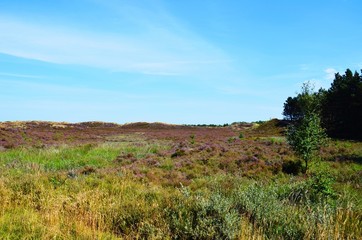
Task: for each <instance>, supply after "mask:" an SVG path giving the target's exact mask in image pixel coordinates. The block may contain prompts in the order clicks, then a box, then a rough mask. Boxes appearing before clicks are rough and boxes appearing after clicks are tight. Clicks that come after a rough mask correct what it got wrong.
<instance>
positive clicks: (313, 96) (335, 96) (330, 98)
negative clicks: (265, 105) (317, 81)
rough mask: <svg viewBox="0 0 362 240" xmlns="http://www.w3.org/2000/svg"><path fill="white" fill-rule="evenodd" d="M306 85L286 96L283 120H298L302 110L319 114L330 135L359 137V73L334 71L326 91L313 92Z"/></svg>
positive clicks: (361, 96) (361, 88) (361, 85)
mask: <svg viewBox="0 0 362 240" xmlns="http://www.w3.org/2000/svg"><path fill="white" fill-rule="evenodd" d="M312 90H313V89H312V88H311V87H310V84H305V85H304V86H303V91H302V93H300V94H298V95H297V96H295V97H288V98H287V100H286V101H285V103H284V110H283V115H284V117H285V119H286V120H290V121H292V122H296V121H300V120H301V119H302V118H304V116H305V115H306V113H310V112H314V113H317V114H321V118H322V123H323V126H324V127H325V128H326V130H327V132H328V134H329V135H330V136H332V137H337V138H345V139H362V126H361V124H360V123H361V122H362V110H361V109H362V75H360V74H359V73H358V72H355V73H353V72H352V71H351V70H350V69H347V70H346V72H345V74H343V75H340V74H339V73H337V74H336V75H335V78H334V80H333V83H332V85H331V87H330V88H329V89H328V90H327V91H326V90H324V89H320V90H319V91H318V92H313V91H312Z"/></svg>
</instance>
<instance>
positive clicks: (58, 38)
mask: <svg viewBox="0 0 362 240" xmlns="http://www.w3.org/2000/svg"><path fill="white" fill-rule="evenodd" d="M126 17H127V16H126ZM152 17H153V16H152ZM144 18H145V16H144ZM146 18H147V19H150V16H148V17H147V16H146ZM151 19H152V18H151ZM131 20H132V19H131ZM138 21H139V22H137V23H134V27H135V28H138V30H139V31H135V33H132V34H130V33H128V34H123V33H122V32H115V33H112V34H109V33H108V34H106V33H100V32H89V31H84V30H80V29H76V28H71V27H59V26H52V25H48V26H47V25H44V23H42V24H40V23H31V22H28V21H23V20H19V19H17V18H14V17H0V52H1V53H5V54H9V55H14V56H18V57H23V58H29V59H36V60H41V61H46V62H51V63H59V64H79V65H86V66H92V67H98V68H104V69H109V70H112V71H128V72H139V73H144V74H160V75H191V74H192V75H197V74H205V73H208V74H210V70H209V69H213V71H216V69H218V70H217V71H220V70H221V71H222V70H223V69H224V70H225V69H227V68H228V63H229V62H230V59H229V58H228V57H227V56H226V55H225V54H224V53H223V52H222V51H221V50H219V49H218V48H216V47H215V46H213V45H212V44H210V43H208V42H207V41H205V40H203V39H202V38H200V37H198V36H197V35H196V34H193V33H191V32H188V31H186V30H185V29H184V28H182V26H180V25H178V24H176V23H175V20H174V21H169V22H168V23H165V25H164V26H160V23H159V21H158V20H157V19H156V20H155V23H154V24H152V21H148V22H147V24H144V22H145V21H146V20H145V19H144V20H143V22H142V21H141V20H140V19H139V20H138ZM170 22H171V23H172V24H170ZM142 24H144V25H142ZM131 27H132V26H131Z"/></svg>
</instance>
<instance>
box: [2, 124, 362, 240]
mask: <svg viewBox="0 0 362 240" xmlns="http://www.w3.org/2000/svg"><path fill="white" fill-rule="evenodd" d="M285 124H286V123H285V122H284V121H280V120H276V119H273V120H270V121H267V122H261V123H234V124H232V125H225V126H179V125H167V124H161V123H153V124H149V123H134V124H127V125H117V124H110V123H101V122H88V123H79V124H68V123H51V122H2V123H0V206H1V207H0V238H1V239H361V238H362V142H358V141H343V140H332V139H331V140H330V141H329V142H328V144H327V145H326V146H324V147H322V148H321V150H320V152H319V154H318V157H317V158H316V159H313V161H312V162H311V164H310V167H309V169H308V171H307V172H306V173H303V171H302V168H303V165H302V163H301V162H299V161H298V158H297V157H296V156H295V155H294V154H293V152H292V151H291V149H290V147H289V146H288V144H287V143H286V139H285V136H284V130H285Z"/></svg>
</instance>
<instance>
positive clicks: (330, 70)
mask: <svg viewBox="0 0 362 240" xmlns="http://www.w3.org/2000/svg"><path fill="white" fill-rule="evenodd" d="M324 72H325V73H326V75H325V79H327V80H333V79H334V75H335V74H336V73H337V72H338V71H337V70H336V69H334V68H327V69H325V70H324Z"/></svg>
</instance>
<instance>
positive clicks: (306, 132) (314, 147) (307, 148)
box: [287, 113, 327, 171]
mask: <svg viewBox="0 0 362 240" xmlns="http://www.w3.org/2000/svg"><path fill="white" fill-rule="evenodd" d="M326 137H327V136H326V134H325V132H324V129H323V128H322V127H321V123H320V118H319V116H318V115H317V114H315V113H312V114H309V115H307V116H305V117H304V118H303V119H302V120H301V121H300V123H299V124H296V125H292V126H290V127H289V128H288V131H287V141H288V143H289V145H290V146H291V147H292V149H293V150H294V152H295V153H296V154H297V155H298V156H299V157H301V158H302V160H303V161H304V162H305V171H306V170H307V169H308V162H309V161H311V160H312V159H313V158H314V157H315V154H316V152H317V151H318V150H319V149H320V148H321V146H323V145H324V144H325V143H326V139H327V138H326Z"/></svg>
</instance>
